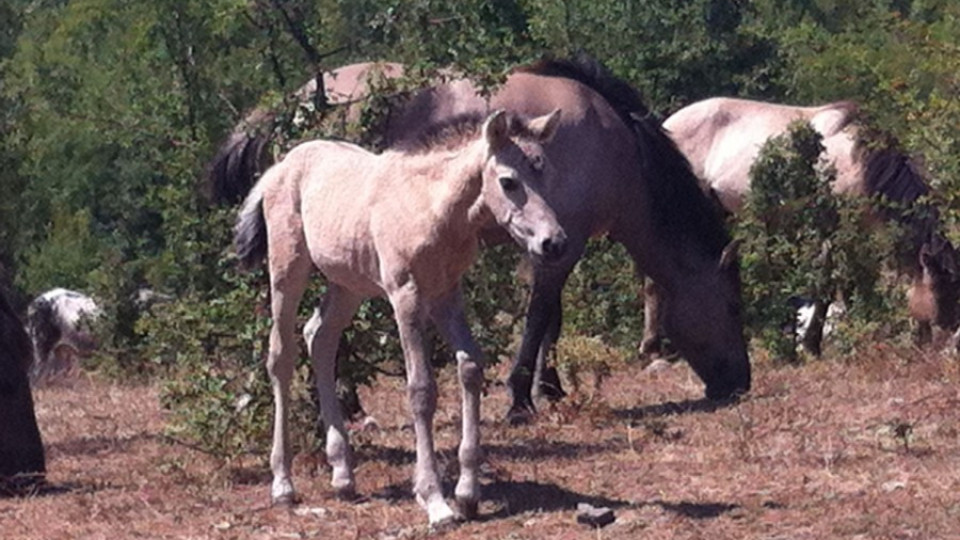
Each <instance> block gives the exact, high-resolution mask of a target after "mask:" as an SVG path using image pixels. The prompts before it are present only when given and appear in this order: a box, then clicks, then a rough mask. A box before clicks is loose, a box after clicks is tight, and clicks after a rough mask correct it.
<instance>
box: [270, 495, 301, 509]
mask: <svg viewBox="0 0 960 540" xmlns="http://www.w3.org/2000/svg"><path fill="white" fill-rule="evenodd" d="M271 503H272V504H273V506H274V507H276V508H293V507H294V506H296V505H298V504H300V497H297V496H296V494H294V493H287V494H284V495H280V496H277V497H272V498H271Z"/></svg>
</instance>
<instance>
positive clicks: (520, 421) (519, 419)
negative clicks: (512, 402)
mask: <svg viewBox="0 0 960 540" xmlns="http://www.w3.org/2000/svg"><path fill="white" fill-rule="evenodd" d="M535 416H536V412H535V411H534V410H533V409H531V408H528V407H517V406H513V407H511V408H510V411H509V412H507V422H508V423H509V424H510V425H511V426H524V425H527V424H530V423H532V422H533V418H534V417H535Z"/></svg>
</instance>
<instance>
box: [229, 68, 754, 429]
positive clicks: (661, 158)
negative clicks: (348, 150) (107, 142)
mask: <svg viewBox="0 0 960 540" xmlns="http://www.w3.org/2000/svg"><path fill="white" fill-rule="evenodd" d="M369 69H370V66H369V65H361V67H359V68H358V67H357V66H348V67H346V68H342V69H341V70H336V71H334V72H333V73H332V74H331V76H329V77H327V76H325V77H324V81H325V82H326V91H327V92H328V93H338V92H339V95H341V96H342V95H349V96H358V97H359V96H360V95H362V94H363V92H364V91H365V90H363V89H362V88H363V86H362V85H358V84H357V76H355V74H363V73H367V72H368V71H367V70H369ZM391 69H394V68H391ZM340 71H345V73H347V75H345V76H340V75H338V72H340ZM340 82H343V83H344V84H346V85H347V87H346V88H347V89H346V90H344V91H338V84H339V83H340ZM331 101H332V100H331ZM491 108H498V109H505V110H507V111H510V112H513V113H517V114H521V115H524V116H530V117H533V116H538V115H543V114H546V113H548V112H549V111H551V110H553V109H557V108H559V109H562V110H563V111H564V112H563V118H562V120H561V122H560V125H559V127H558V129H557V133H556V135H555V136H554V137H553V139H552V140H551V141H549V142H548V143H546V144H545V145H544V147H543V151H544V155H545V156H546V158H547V161H548V162H550V163H552V164H553V165H554V167H555V168H556V170H557V175H556V176H555V177H554V178H552V179H551V181H550V182H547V183H545V184H544V185H543V187H542V191H541V193H542V195H543V197H544V199H545V200H546V201H547V202H548V203H549V205H550V206H551V208H553V210H554V211H555V212H556V215H557V218H558V219H559V221H560V223H561V225H562V226H563V228H564V230H565V232H566V233H567V236H568V241H567V245H568V247H567V250H566V253H565V254H564V256H563V257H562V258H561V260H559V261H557V262H556V263H555V264H551V265H540V264H535V267H534V280H533V291H532V296H531V301H530V306H529V309H528V311H527V319H526V326H525V329H524V334H523V341H522V344H521V347H520V350H519V352H518V354H517V356H516V359H515V362H514V366H513V369H512V373H511V375H510V379H509V384H510V388H511V391H512V396H513V403H512V406H511V408H510V413H509V416H510V418H511V419H523V418H526V417H527V416H528V415H529V414H530V413H531V412H533V410H534V405H533V401H532V398H531V390H532V388H533V385H534V374H535V373H536V372H538V371H540V370H539V369H537V368H538V366H542V365H543V364H544V362H545V359H546V356H547V354H548V353H549V351H550V350H551V348H552V346H553V344H554V343H555V342H556V340H557V339H558V337H559V334H560V328H561V322H562V318H561V317H562V314H561V301H560V299H561V291H562V288H563V285H564V284H565V283H566V280H567V277H568V275H569V273H570V272H571V270H572V269H573V267H574V265H575V264H576V262H577V261H578V260H579V258H580V256H581V255H582V253H583V250H584V247H585V244H586V241H587V239H588V238H590V237H592V236H599V235H604V234H606V235H609V237H610V238H611V239H613V240H615V241H617V242H620V243H622V244H623V245H624V246H625V247H626V248H627V251H628V252H629V254H630V255H631V257H632V258H633V259H634V261H635V263H636V265H637V268H638V269H639V270H640V271H642V272H643V273H645V274H647V275H649V276H651V277H652V278H653V279H654V280H656V282H657V283H658V285H659V286H660V287H661V288H662V290H663V292H664V295H665V297H666V300H665V303H666V310H665V312H664V313H663V315H664V317H663V319H664V321H663V322H664V324H665V325H666V326H667V327H668V330H669V332H670V336H671V338H672V339H673V341H674V343H676V345H677V348H678V349H679V350H680V351H681V352H682V353H683V354H684V356H685V357H686V359H687V360H688V361H689V362H690V364H691V366H692V367H693V369H694V370H695V371H696V373H697V374H698V375H699V376H700V378H701V379H702V380H703V381H704V383H705V384H706V394H707V396H708V397H709V398H715V399H716V398H726V397H729V396H732V395H735V394H738V393H741V392H745V391H747V390H749V388H750V365H749V361H748V358H747V352H746V345H745V342H744V338H743V327H742V322H741V315H740V312H741V309H740V278H739V270H738V265H737V261H736V254H735V250H733V249H732V246H728V243H729V241H730V239H729V236H728V235H727V233H726V231H725V229H724V225H723V222H722V219H721V218H720V217H719V216H718V215H717V214H716V212H714V210H713V203H712V201H710V200H709V198H708V197H707V196H706V195H704V194H703V192H702V190H701V189H700V187H699V184H698V180H697V178H696V176H695V175H694V174H693V172H692V171H691V170H690V166H689V164H688V163H687V161H686V159H685V158H684V157H683V155H682V154H681V153H680V152H679V151H678V150H677V148H676V146H675V145H674V143H673V142H672V141H671V140H670V138H669V137H667V135H666V134H665V133H664V132H663V131H662V130H661V128H660V126H659V125H658V124H657V123H656V122H655V121H653V120H652V119H650V118H649V115H648V110H647V108H646V106H645V105H644V103H643V101H642V99H641V98H640V96H639V94H638V93H637V92H636V91H635V90H634V89H633V88H631V87H630V86H629V85H627V84H626V83H625V82H623V81H622V80H620V79H617V78H616V77H614V76H613V75H611V74H610V73H609V72H607V70H606V69H605V68H603V66H601V65H599V64H598V63H596V62H595V61H592V60H590V59H587V58H578V59H576V60H572V61H571V60H558V61H542V62H539V63H536V64H534V65H531V66H526V67H522V68H519V69H516V70H514V72H513V73H511V74H510V75H509V76H508V77H507V79H506V81H505V83H504V84H503V85H502V86H500V87H499V88H498V89H496V91H494V92H493V95H492V96H489V97H484V96H483V95H482V94H481V92H479V91H478V89H477V88H475V87H474V86H473V85H472V84H471V83H470V81H468V80H464V79H458V80H452V81H450V82H447V83H445V84H439V85H437V86H434V87H432V88H429V89H426V90H424V91H420V92H416V93H414V94H413V95H412V96H409V97H408V98H407V99H404V100H401V101H400V102H399V103H397V104H396V105H395V106H394V107H393V110H392V113H391V115H390V117H389V119H388V121H387V122H386V127H385V128H384V133H383V138H384V139H385V140H386V142H387V143H388V144H391V143H398V142H399V141H403V140H406V139H408V138H410V137H416V133H418V132H419V131H420V130H421V126H422V125H425V124H426V125H429V124H432V123H434V122H437V121H443V120H444V119H449V118H452V117H455V116H456V115H458V114H461V113H464V112H479V113H484V112H485V111H487V110H489V109H491ZM257 114H262V113H257ZM249 118H253V116H251V117H249ZM248 123H252V122H248ZM257 131H261V132H262V131H263V130H257ZM237 141H239V142H242V144H240V143H238V142H234V144H232V145H230V146H224V147H222V148H221V152H220V153H219V154H218V156H217V158H216V159H215V160H214V161H213V163H212V165H211V167H210V171H211V183H212V185H213V187H214V194H215V195H216V196H218V197H220V198H221V199H226V200H230V194H231V193H237V192H238V191H243V189H244V188H243V187H242V186H244V185H247V184H248V183H249V181H250V180H249V179H250V178H251V175H252V174H254V173H255V172H256V170H255V169H254V168H251V167H248V166H243V163H244V160H242V159H241V154H243V153H244V151H246V150H245V149H249V148H253V149H257V148H262V146H263V138H262V136H261V135H259V134H257V133H252V134H251V135H249V136H248V137H246V138H245V139H244V138H242V137H241V138H240V139H237ZM243 141H245V142H243ZM238 151H239V153H238ZM237 186H240V187H237Z"/></svg>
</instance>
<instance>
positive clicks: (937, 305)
mask: <svg viewBox="0 0 960 540" xmlns="http://www.w3.org/2000/svg"><path fill="white" fill-rule="evenodd" d="M919 257H920V261H919V262H920V269H921V271H922V274H921V276H920V279H918V280H917V281H916V282H915V283H914V285H913V287H912V289H911V291H910V297H911V298H910V300H911V301H910V308H911V311H912V315H913V316H914V317H915V318H917V319H918V320H924V319H925V320H929V321H930V322H933V323H934V324H936V325H937V326H939V327H941V328H945V329H948V330H955V329H956V328H957V326H958V325H960V312H958V309H957V308H958V306H957V301H958V299H960V253H957V250H956V248H954V247H953V245H952V244H951V243H950V241H949V240H947V239H946V238H945V237H944V236H943V235H942V234H941V233H939V232H934V233H932V234H931V236H930V240H929V241H927V242H925V243H924V244H923V245H922V246H921V247H920V253H919ZM920 299H927V301H926V302H922V301H920Z"/></svg>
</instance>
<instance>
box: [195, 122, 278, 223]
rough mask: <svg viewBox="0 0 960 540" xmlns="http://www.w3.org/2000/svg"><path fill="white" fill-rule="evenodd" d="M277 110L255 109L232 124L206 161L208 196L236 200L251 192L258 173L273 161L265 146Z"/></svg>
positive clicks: (229, 201) (222, 201)
mask: <svg viewBox="0 0 960 540" xmlns="http://www.w3.org/2000/svg"><path fill="white" fill-rule="evenodd" d="M275 116H276V113H275V112H269V111H264V110H261V109H257V110H255V111H253V112H252V113H250V114H248V115H247V117H246V118H244V119H243V121H242V122H241V123H240V125H238V126H237V127H235V128H234V130H233V133H231V134H230V136H229V137H227V140H225V141H224V142H223V144H221V145H220V148H218V149H217V154H216V156H214V158H213V159H212V160H210V162H209V163H208V164H207V167H206V178H207V188H206V191H207V197H208V198H209V199H210V200H211V201H212V202H214V203H217V204H236V203H238V202H240V201H242V200H243V198H244V197H245V196H246V195H247V193H249V192H250V189H251V188H252V187H253V185H254V183H255V182H256V180H257V177H258V176H260V173H262V172H263V171H265V170H266V169H267V167H269V166H270V165H271V164H272V160H271V159H270V156H269V155H265V153H264V149H265V148H266V146H267V142H269V140H270V137H269V135H270V133H271V130H272V129H271V128H272V127H273V122H274V120H275Z"/></svg>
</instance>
